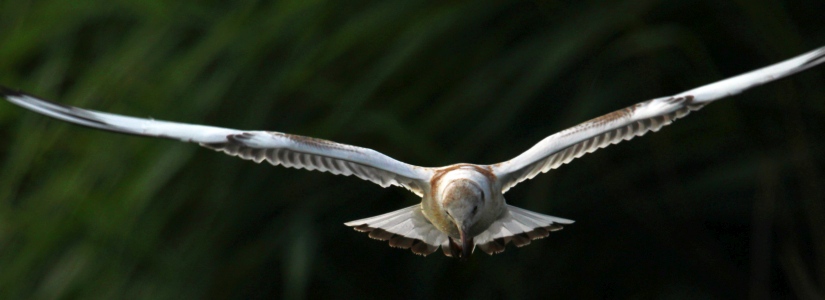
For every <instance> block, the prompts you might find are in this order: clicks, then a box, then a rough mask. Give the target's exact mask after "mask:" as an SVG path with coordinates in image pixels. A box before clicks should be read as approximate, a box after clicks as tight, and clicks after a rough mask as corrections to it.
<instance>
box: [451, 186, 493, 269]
mask: <svg viewBox="0 0 825 300" xmlns="http://www.w3.org/2000/svg"><path fill="white" fill-rule="evenodd" d="M443 196H444V198H443V200H442V204H443V210H444V213H445V214H446V217H447V219H448V220H449V221H450V222H452V223H453V224H455V228H456V230H457V233H458V238H459V239H460V240H461V251H462V253H461V254H462V257H463V258H467V257H469V255H470V254H471V253H472V251H473V248H474V246H475V245H474V244H473V237H474V236H475V235H476V234H478V232H477V231H478V230H476V229H477V228H476V227H477V226H476V224H477V223H478V221H479V220H480V219H481V216H482V214H483V212H484V208H485V198H486V196H485V194H484V190H483V189H482V188H481V186H480V185H479V184H478V183H476V182H474V181H472V180H468V179H457V180H453V181H451V182H450V183H449V184H448V185H447V186H446V187H445V189H444V194H443Z"/></svg>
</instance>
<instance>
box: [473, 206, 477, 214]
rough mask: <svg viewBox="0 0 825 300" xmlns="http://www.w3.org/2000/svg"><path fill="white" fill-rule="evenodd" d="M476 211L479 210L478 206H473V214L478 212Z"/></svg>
mask: <svg viewBox="0 0 825 300" xmlns="http://www.w3.org/2000/svg"><path fill="white" fill-rule="evenodd" d="M476 212H478V206H473V214H476Z"/></svg>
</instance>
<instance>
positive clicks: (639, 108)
mask: <svg viewBox="0 0 825 300" xmlns="http://www.w3.org/2000/svg"><path fill="white" fill-rule="evenodd" d="M822 62H825V47H822V48H818V49H816V50H813V51H811V52H808V53H805V54H802V55H799V56H797V57H794V58H791V59H788V60H785V61H782V62H779V63H776V64H774V65H771V66H768V67H764V68H761V69H758V70H755V71H752V72H748V73H745V74H742V75H739V76H735V77H731V78H728V79H725V80H721V81H718V82H715V83H711V84H708V85H705V86H701V87H698V88H695V89H692V90H688V91H685V92H682V93H678V94H675V95H672V96H666V97H661V98H655V99H652V100H648V101H644V102H641V103H637V104H635V105H633V106H630V107H627V108H624V109H620V110H617V111H614V112H612V113H608V114H606V115H603V116H601V117H598V118H595V119H592V120H589V121H586V122H584V123H581V124H579V125H576V126H574V127H571V128H569V129H566V130H564V131H561V132H558V133H556V134H553V135H551V136H549V137H547V138H545V139H543V140H541V141H540V142H538V143H537V144H536V145H534V146H533V147H532V148H530V149H528V150H527V151H525V152H524V153H522V154H520V155H518V156H516V157H515V158H513V159H511V160H508V161H505V162H501V163H497V164H492V165H477V164H469V163H459V164H454V165H449V166H444V167H420V166H414V165H410V164H407V163H404V162H401V161H398V160H395V159H393V158H391V157H389V156H387V155H384V154H382V153H380V152H377V151H375V150H372V149H367V148H361V147H356V146H351V145H345V144H339V143H336V142H332V141H327V140H322V139H317V138H312V137H306V136H299V135H292V134H286V133H281V132H273V131H254V130H253V131H249V130H237V129H229V128H221V127H213V126H205V125H194V124H185V123H176V122H167V121H159V120H154V119H144V118H135V117H128V116H122V115H116V114H110V113H104V112H98V111H93V110H86V109H81V108H77V107H72V106H66V105H61V104H57V103H53V102H49V101H46V100H43V99H40V98H38V97H35V96H32V95H30V94H26V93H23V92H19V91H15V90H12V89H9V88H6V87H2V86H0V95H2V96H3V97H4V98H6V99H7V100H8V101H9V102H11V103H14V104H16V105H19V106H21V107H23V108H26V109H29V110H32V111H34V112H37V113H40V114H44V115H46V116H49V117H53V118H56V119H60V120H63V121H67V122H71V123H74V124H79V125H83V126H88V127H92V128H97V129H103V130H108V131H113V132H118V133H126V134H132V135H139V136H149V137H159V138H167V139H174V140H179V141H182V142H193V143H198V144H199V145H201V146H203V147H206V148H210V149H213V150H216V151H220V152H224V153H226V154H229V155H232V156H238V157H240V158H243V159H247V160H252V161H255V162H257V163H260V162H263V161H266V162H268V163H270V164H272V165H275V166H278V165H281V166H284V167H287V168H296V169H306V170H317V171H321V172H329V173H332V174H336V175H344V176H349V175H354V176H356V177H358V178H361V179H364V180H367V181H371V182H373V183H375V184H378V185H380V186H382V187H388V186H391V185H395V186H400V187H404V188H406V189H408V190H410V191H412V192H413V193H415V194H416V195H418V196H419V197H421V203H420V204H416V205H413V206H410V207H406V208H403V209H400V210H396V211H393V212H389V213H386V214H383V215H379V216H375V217H371V218H365V219H360V220H355V221H352V222H347V223H344V224H345V225H347V226H351V227H353V228H354V229H356V230H358V231H362V232H367V233H369V236H370V237H371V238H375V239H378V240H385V241H389V244H390V246H393V247H398V248H404V249H411V251H412V252H414V253H415V254H420V255H424V256H426V255H429V254H432V253H433V252H435V251H437V250H438V248H439V247H440V248H441V249H442V251H443V252H444V254H445V255H447V256H449V257H457V258H462V259H467V258H468V257H469V256H470V255H471V254H472V253H473V251H474V249H475V248H476V246H477V247H478V248H479V249H481V250H482V251H484V252H486V253H487V254H494V253H500V252H502V251H504V248H505V246H506V245H507V244H509V243H513V244H515V245H516V246H517V247H521V246H524V245H527V244H530V242H531V240H534V239H539V238H543V237H546V236H548V235H549V233H550V232H552V231H556V230H560V229H562V226H563V225H566V224H571V223H573V221H572V220H568V219H563V218H558V217H553V216H548V215H544V214H540V213H536V212H532V211H528V210H525V209H522V208H518V207H515V206H512V205H509V204H507V202H506V201H505V199H504V193H506V192H507V191H508V190H510V189H511V188H512V187H513V186H515V185H516V184H518V183H520V182H522V181H525V180H527V179H531V178H533V177H535V176H536V175H538V174H540V173H545V172H547V171H549V170H552V169H555V168H558V167H559V166H561V165H563V164H566V163H568V162H570V161H571V160H573V159H575V158H578V157H581V156H582V155H584V154H586V153H591V152H593V151H595V150H598V149H601V148H604V147H607V146H608V145H612V144H617V143H619V142H621V141H626V140H630V139H632V138H634V137H636V136H641V135H643V134H645V133H647V132H650V131H654V132H655V131H658V130H659V129H660V128H661V127H662V126H665V125H668V124H670V123H672V122H673V121H674V120H676V119H679V118H682V117H684V116H686V115H687V114H688V113H690V112H692V111H695V110H698V109H700V108H702V107H704V106H705V105H707V104H708V103H710V102H712V101H715V100H718V99H721V98H725V97H728V96H732V95H736V94H739V93H741V92H742V91H744V90H746V89H749V88H751V87H754V86H758V85H761V84H764V83H767V82H770V81H773V80H777V79H780V78H783V77H785V76H789V75H791V74H794V73H797V72H799V71H802V70H805V69H808V68H810V67H813V66H815V65H818V64H820V63H822Z"/></svg>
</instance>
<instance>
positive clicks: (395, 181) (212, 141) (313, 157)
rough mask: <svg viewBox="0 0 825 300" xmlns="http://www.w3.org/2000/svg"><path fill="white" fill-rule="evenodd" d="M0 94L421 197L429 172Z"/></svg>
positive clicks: (93, 121) (325, 148) (90, 122)
mask: <svg viewBox="0 0 825 300" xmlns="http://www.w3.org/2000/svg"><path fill="white" fill-rule="evenodd" d="M0 93H2V95H3V96H5V98H6V99H7V100H8V101H9V102H11V103H14V104H16V105H19V106H21V107H24V108H26V109H29V110H32V111H34V112H37V113H40V114H44V115H47V116H50V117H53V118H56V119H60V120H63V121H67V122H71V123H75V124H79V125H84V126H88V127H93V128H98V129H103V130H109V131H114V132H120V133H128V134H135V135H141V136H150V137H160V138H168V139H174V140H179V141H183V142H193V143H198V144H200V145H201V146H204V147H207V148H211V149H214V150H217V151H222V152H225V153H227V154H229V155H233V156H238V157H241V158H243V159H248V160H254V161H255V162H259V163H260V162H261V161H264V160H266V161H267V162H269V163H271V164H272V165H283V166H285V167H288V168H298V169H307V170H318V171H322V172H330V173H332V174H340V175H345V176H349V175H355V176H356V177H358V178H361V179H364V180H368V181H371V182H374V183H376V184H378V185H380V186H382V187H387V186H389V185H398V186H402V187H405V188H407V189H409V190H411V191H413V192H414V193H416V194H418V195H419V196H420V195H422V194H423V191H424V189H426V184H427V183H428V181H429V179H430V176H431V174H432V171H431V170H430V169H429V168H423V167H418V166H413V165H409V164H406V163H403V162H400V161H398V160H395V159H393V158H391V157H389V156H386V155H384V154H381V153H380V152H377V151H375V150H372V149H367V148H361V147H355V146H350V145H345V144H339V143H335V142H331V141H327V140H322V139H316V138H310V137H304V136H298V135H290V134H284V133H280V132H268V131H243V130H236V129H228V128H220V127H212V126H203V125H192V124H184V123H175V122H166V121H157V120H151V119H142V118H134V117H127V116H120V115H115V114H109V113H103V112H97V111H92V110H85V109H81V108H77V107H71V106H65V105H60V104H56V103H52V102H48V101H45V100H42V99H39V98H37V97H34V96H31V95H27V94H23V93H19V92H14V91H12V90H10V89H7V88H3V87H0Z"/></svg>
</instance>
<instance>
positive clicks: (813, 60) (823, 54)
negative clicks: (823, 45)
mask: <svg viewBox="0 0 825 300" xmlns="http://www.w3.org/2000/svg"><path fill="white" fill-rule="evenodd" d="M821 59H825V49H824V50H820V51H819V53H817V54H816V55H814V57H811V59H809V60H807V61H805V62H804V63H802V65H800V67H805V66H808V65H810V64H815V63H818V61H819V60H821Z"/></svg>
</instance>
